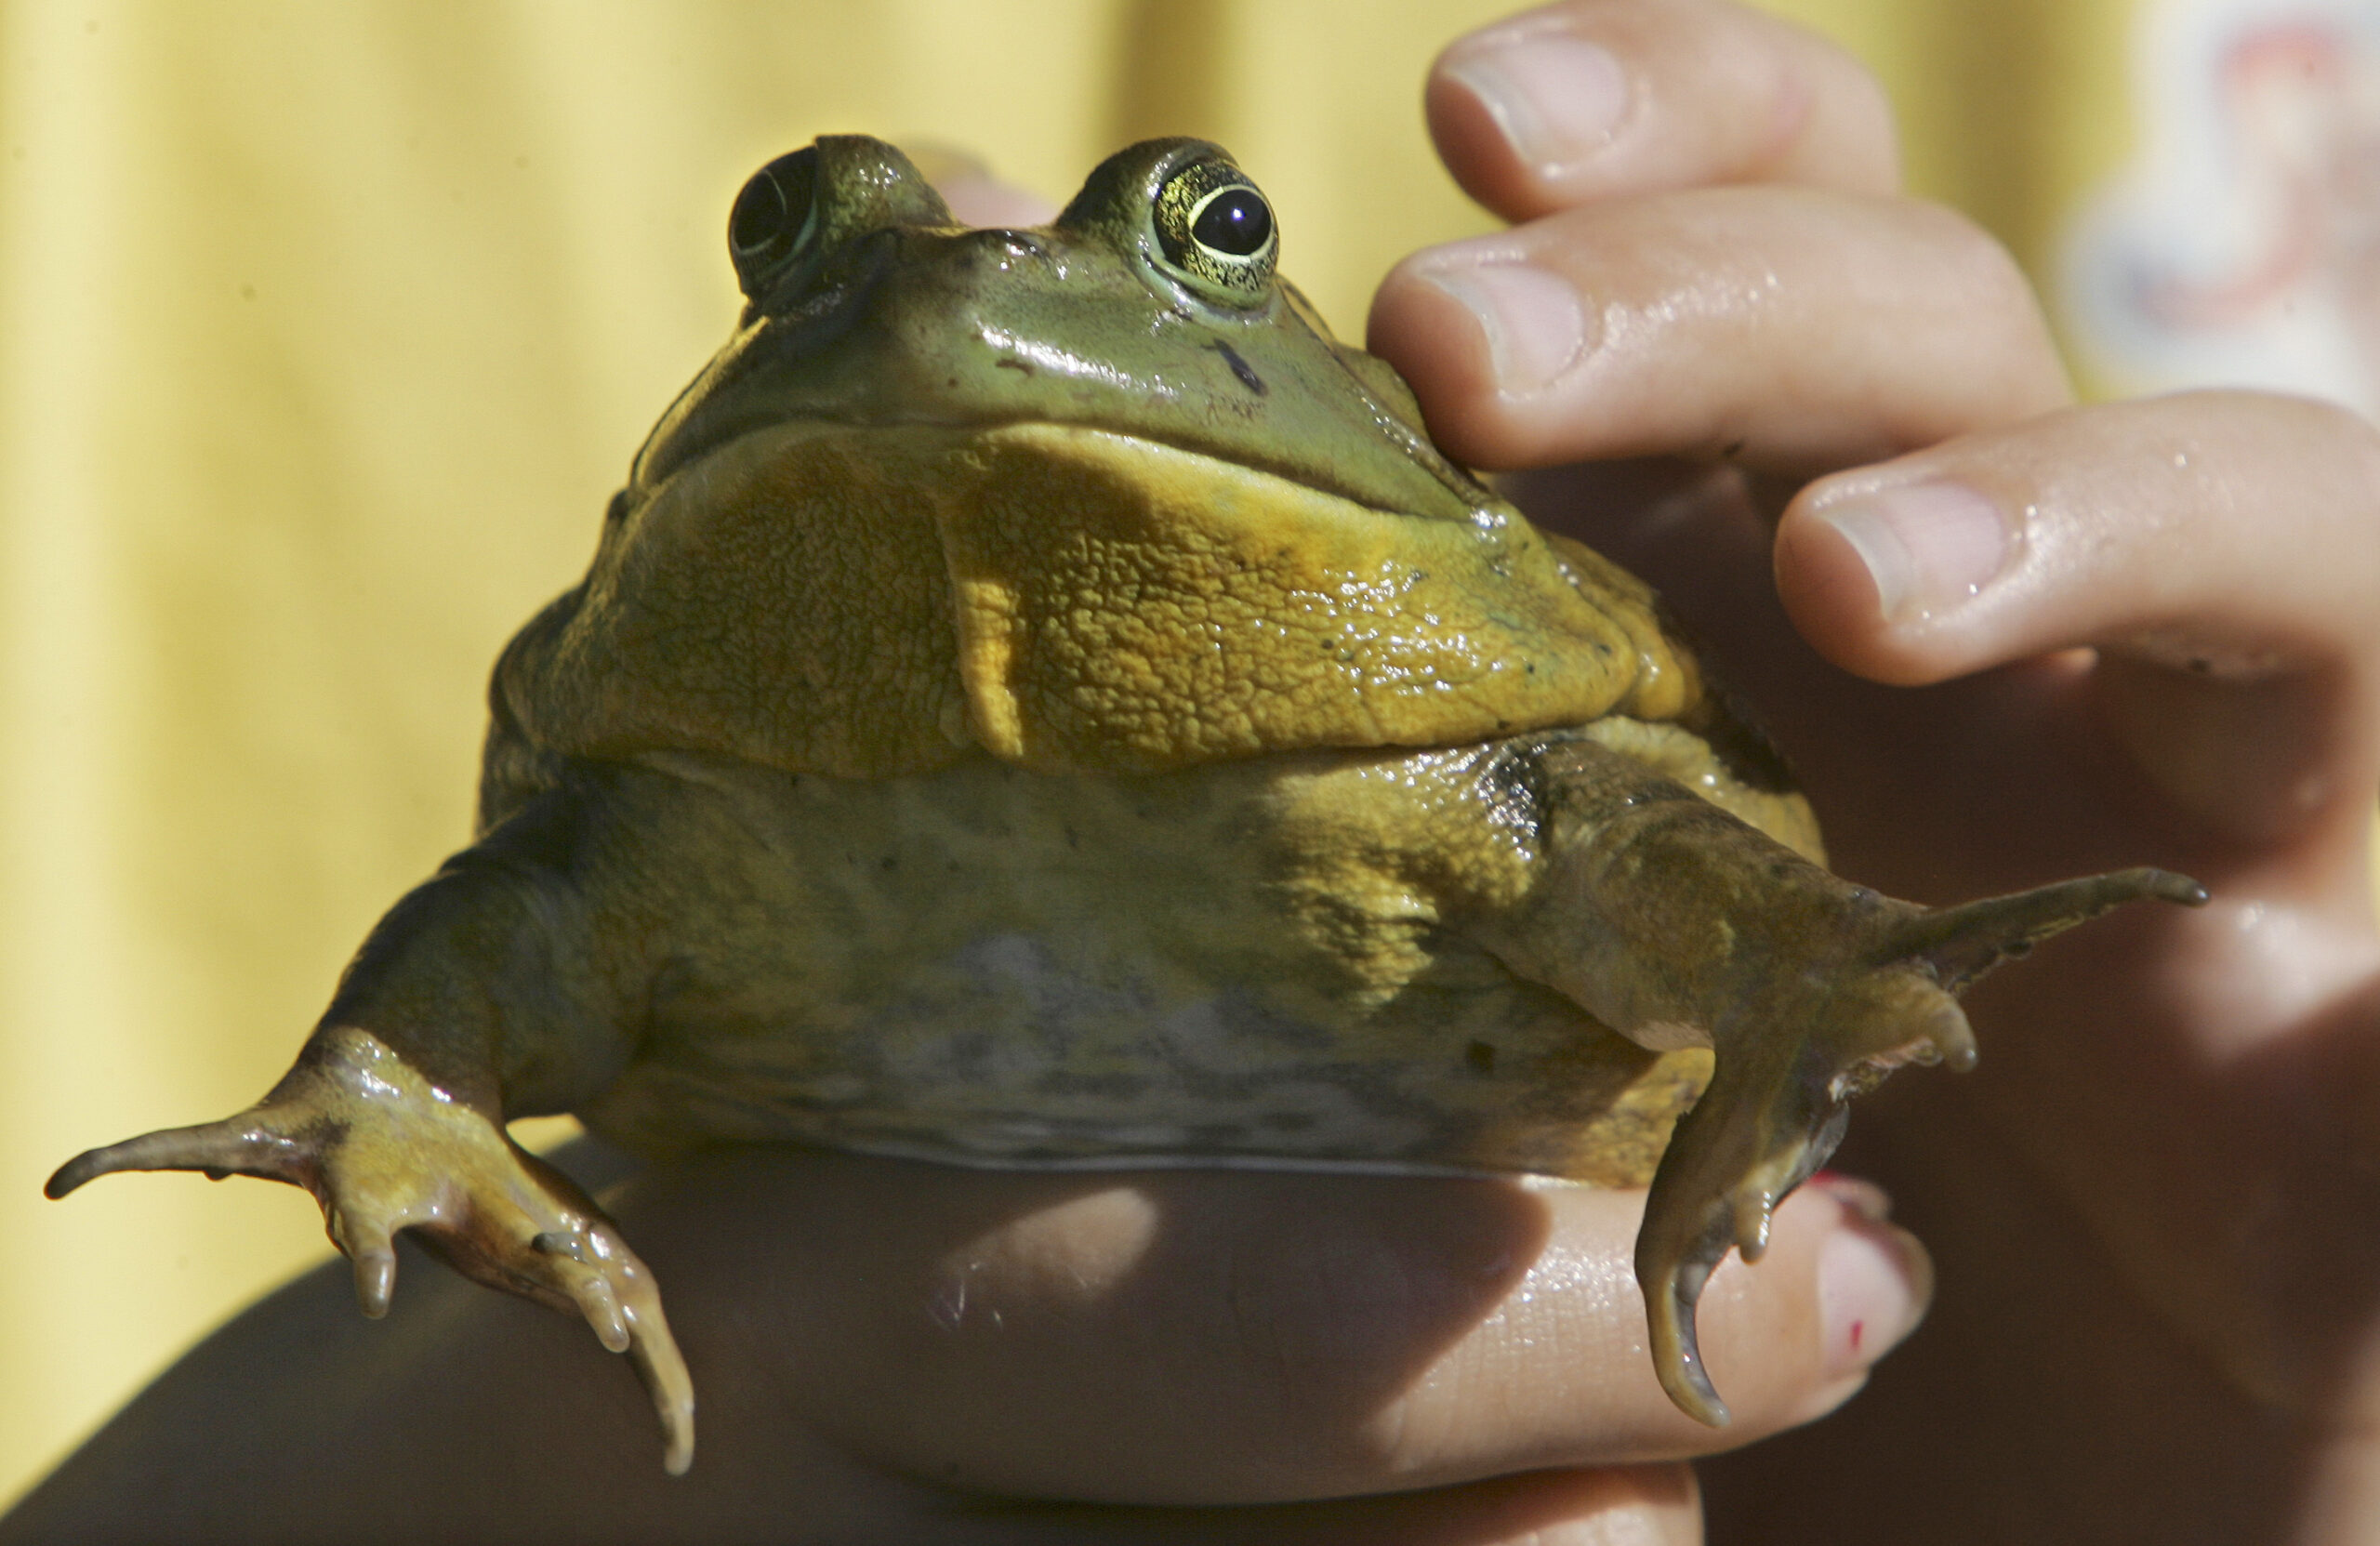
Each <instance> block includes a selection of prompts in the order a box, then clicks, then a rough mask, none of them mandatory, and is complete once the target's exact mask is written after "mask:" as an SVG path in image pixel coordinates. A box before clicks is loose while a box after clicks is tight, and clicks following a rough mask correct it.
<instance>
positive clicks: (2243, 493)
mask: <svg viewBox="0 0 2380 1546" xmlns="http://www.w3.org/2000/svg"><path fill="white" fill-rule="evenodd" d="M1776 562H1777V578H1778V588H1779V590H1780V593H1781V594H1782V596H1783V598H1784V601H1785V603H1786V606H1787V608H1788V609H1789V610H1790V611H1791V613H1792V616H1793V619H1794V622H1795V624H1796V625H1797V626H1798V627H1799V628H1801V629H1802V631H1803V633H1804V634H1805V636H1806V637H1807V638H1808V639H1809V640H1810V641H1812V643H1814V644H1815V645H1816V646H1817V647H1818V650H1819V651H1820V652H1821V653H1823V654H1826V655H1827V656H1829V657H1830V658H1831V659H1832V660H1833V661H1835V662H1836V663H1837V664H1839V665H1842V666H1844V667H1846V668H1848V669H1850V670H1853V671H1856V672H1858V673H1860V674H1862V675H1864V676H1869V677H1872V678H1875V679H1877V680H1880V681H1890V682H1898V683H1918V682H1930V681H1941V680H1943V679H1945V678H1949V677H1953V676H1959V675H1964V674H1966V673H1970V672H1974V671H1978V670H1982V669H1984V668H1986V667H1992V666H1997V665H2001V664H2003V663H2006V662H2010V661H2015V660H2021V659H2025V658H2028V657H2030V656H2034V655H2040V654H2046V653H2049V652H2052V651H2056V650H2061V649H2066V648H2069V647H2071V646H2075V645H2095V646H2097V647H2099V648H2100V649H2101V650H2102V652H2103V660H2102V667H2101V673H2100V674H2101V678H2102V680H2101V681H2100V682H2099V684H2098V685H2099V686H2100V687H2101V689H2102V693H2101V699H2102V701H2103V702H2104V703H2106V704H2107V705H2108V707H2109V710H2110V712H2111V715H2112V718H2113V719H2114V720H2115V722H2116V724H2117V727H2118V729H2119V731H2120V733H2122V735H2123V736H2124V737H2125V738H2126V739H2127V741H2128V742H2129V743H2130V746H2131V749H2132V751H2133V753H2134V755H2135V760H2137V762H2138V764H2139V766H2140V768H2141V770H2142V771H2143V773H2146V774H2147V775H2148V776H2149V777H2150V778H2151V779H2153V780H2154V781H2155V782H2156V783H2157V784H2158V785H2159V786H2162V789H2163V791H2164V792H2165V793H2166V794H2167V795H2168V796H2170V797H2171V798H2173V799H2175V801H2176V802H2177V803H2178V804H2179V805H2180V806H2181V807H2182V809H2183V810H2184V811H2185V812H2186V813H2188V814H2189V815H2190V816H2192V817H2194V818H2196V819H2197V820H2200V821H2203V822H2206V823H2209V824H2211V825H2213V826H2215V827H2216V828H2217V829H2219V830H2221V831H2224V832H2226V833H2228V834H2233V835H2237V836H2242V837H2248V838H2252V839H2270V838H2271V837H2273V836H2275V835H2277V834H2279V833H2282V832H2286V831H2291V830H2296V829H2301V828H2303V827H2305V826H2307V824H2308V823H2315V822H2320V821H2321V820H2322V819H2323V818H2324V817H2325V816H2326V815H2327V816H2333V817H2342V816H2344V815H2347V814H2352V815H2354V816H2355V817H2356V818H2357V819H2360V815H2361V813H2362V809H2363V807H2364V806H2366V805H2367V804H2368V803H2369V801H2370V799H2371V790H2372V783H2373V777H2374V774H2375V770H2374V767H2373V750H2372V742H2373V738H2374V727H2373V723H2372V722H2371V721H2372V717H2373V698H2374V695H2375V686H2374V682H2373V676H2374V665H2375V661H2380V609H2375V608H2374V607H2373V604H2372V598H2373V596H2374V595H2375V594H2380V437H2375V435H2374V433H2373V429H2372V428H2371V427H2370V426H2369V425H2368V424H2366V423H2365V422H2364V421H2363V420H2362V419H2361V418H2360V417H2358V416H2355V415H2352V414H2349V413H2347V412H2346V411H2344V410H2342V409H2338V408H2334V407H2331V406H2329V405H2327V404H2322V403H2313V402H2309V401H2306V400H2303V399H2296V398H2286V397H2279V396H2271V395H2266V394H2259V393H2248V392H2197V393H2189V394H2186V395H2182V396H2177V397H2169V398H2162V399H2155V400H2150V401H2147V402H2140V403H2118V404H2112V405H2108V406H2101V407H2090V408H2078V409H2072V410H2069V411H2067V412H2063V413H2058V414H2054V415H2051V416H2047V417H2044V418H2042V419H2039V420H2036V421H2034V422H2031V423H2029V424H2024V425H2020V426H2017V427H2016V428H2013V429H2002V430H1998V431H1993V432H1990V433H1984V434H1978V435H1974V436H1969V437H1965V438H1964V439H1960V440H1957V441H1953V442H1951V443H1949V444H1945V445H1940V446H1937V447H1934V448H1933V449H1931V450H1928V451H1925V452H1922V453H1920V454H1918V455H1915V456H1906V457H1903V458H1901V459H1899V460H1897V461H1895V462H1892V463H1889V464H1887V465H1885V466H1883V467H1873V468H1866V469H1860V470H1858V471H1856V472H1850V473H1845V474H1842V475H1841V476H1838V477H1834V478H1830V479H1827V480H1825V481H1823V482H1818V483H1816V484H1814V485H1812V486H1811V487H1810V488H1809V489H1807V490H1805V492H1804V493H1803V494H1802V495H1801V496H1798V497H1797V498H1796V499H1795V500H1794V502H1793V504H1792V507H1791V508H1790V509H1788V511H1787V513H1786V515H1785V518H1784V521H1783V522H1782V524H1781V525H1780V527H1779V530H1778V542H1777V556H1776Z"/></svg>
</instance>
